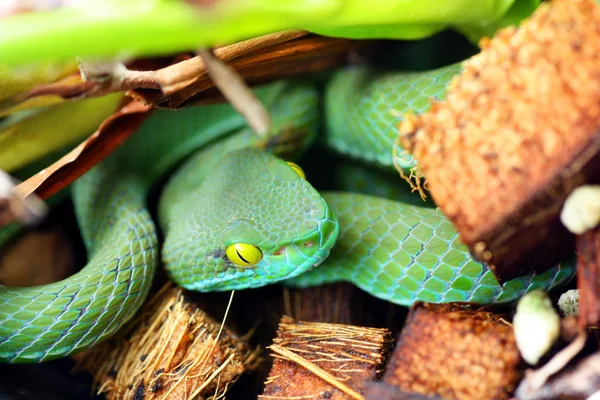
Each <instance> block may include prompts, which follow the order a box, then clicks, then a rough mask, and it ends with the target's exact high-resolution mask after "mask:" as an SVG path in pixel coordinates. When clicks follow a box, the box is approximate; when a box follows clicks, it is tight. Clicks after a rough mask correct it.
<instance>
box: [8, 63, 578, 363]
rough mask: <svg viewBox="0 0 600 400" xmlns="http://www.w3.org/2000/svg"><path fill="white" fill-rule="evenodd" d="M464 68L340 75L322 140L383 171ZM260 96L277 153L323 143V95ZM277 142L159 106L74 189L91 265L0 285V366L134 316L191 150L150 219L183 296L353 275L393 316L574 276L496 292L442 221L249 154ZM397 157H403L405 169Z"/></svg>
mask: <svg viewBox="0 0 600 400" xmlns="http://www.w3.org/2000/svg"><path fill="white" fill-rule="evenodd" d="M457 71H458V67H457V66H450V67H447V68H443V69H440V70H436V71H430V72H428V73H410V74H398V73H395V74H379V75H377V74H373V73H372V72H370V71H369V70H368V69H363V68H348V69H345V70H342V71H339V72H338V73H337V74H336V75H335V76H334V77H333V79H331V81H330V83H329V85H328V87H327V91H326V95H325V107H326V113H325V120H326V125H327V129H326V131H327V135H326V137H325V139H324V141H323V142H324V144H325V145H327V146H328V147H330V148H333V149H335V150H337V151H338V152H341V153H344V154H347V155H350V156H351V157H354V158H360V159H363V160H366V161H369V162H375V163H377V164H379V165H380V166H384V167H385V166H388V167H389V166H391V165H392V164H393V159H392V146H393V143H394V141H395V139H396V136H397V123H398V121H399V118H400V117H399V116H398V115H400V113H402V112H406V111H409V110H413V111H415V112H420V111H423V110H424V109H425V108H426V107H427V106H428V104H429V99H430V98H431V97H439V96H441V95H443V92H444V91H445V88H446V85H447V83H448V81H449V79H450V77H451V76H452V75H453V74H455V73H456V72H457ZM258 93H259V96H260V98H261V99H262V100H263V102H264V103H265V105H266V106H267V108H268V109H269V111H270V112H271V114H272V115H273V119H274V127H273V132H286V135H288V136H287V137H286V140H282V141H280V142H281V146H280V147H282V148H284V150H285V148H286V143H289V142H290V140H289V139H290V137H291V138H292V140H291V141H292V142H293V141H295V140H296V139H299V138H300V137H304V136H309V137H310V136H311V135H312V134H313V133H314V132H316V130H317V128H318V126H319V101H320V99H319V94H318V92H317V90H316V89H314V88H312V87H311V86H310V85H308V84H303V83H284V82H278V83H275V84H271V85H269V86H266V87H264V88H261V89H260V90H259V91H258ZM391 110H395V113H392V112H391ZM279 137H280V136H276V137H271V138H266V139H257V138H255V137H254V135H253V133H252V132H251V131H250V129H249V128H247V127H246V125H245V123H244V120H243V119H242V117H241V116H239V115H238V114H237V113H235V112H234V111H233V110H232V109H231V108H230V107H229V106H227V105H210V106H203V107H194V108H189V109H185V110H182V111H177V112H173V111H156V112H155V113H154V114H153V115H152V116H151V117H150V118H149V119H148V120H146V122H145V123H144V124H143V126H142V127H141V128H140V129H139V130H138V131H137V132H136V133H135V134H134V135H132V137H131V138H130V139H128V141H127V142H126V143H125V144H124V145H123V146H122V147H121V148H119V149H118V150H117V151H116V152H115V153H114V154H112V155H111V156H110V157H109V158H108V159H107V160H105V161H104V162H102V163H101V164H99V165H98V166H96V167H95V168H94V169H92V170H91V171H90V172H88V173H87V174H86V175H85V176H84V177H82V178H81V179H80V180H78V181H77V182H76V184H75V185H74V188H73V198H74V204H75V210H76V215H77V219H78V222H79V225H80V228H81V234H82V236H83V239H84V242H85V244H86V246H87V250H88V258H89V262H88V264H87V265H86V266H85V267H84V268H83V269H82V270H81V271H80V272H79V273H77V274H75V275H74V276H71V277H69V278H67V279H65V280H63V281H61V282H56V283H53V284H50V285H45V286H41V287H33V288H10V287H1V288H0V360H2V361H5V362H32V361H44V360H50V359H54V358H57V357H63V356H65V355H68V354H71V353H73V352H76V351H78V350H81V349H85V348H88V347H90V346H92V345H94V344H95V343H97V342H99V341H101V340H102V339H104V338H106V337H108V336H110V335H112V334H113V333H114V332H116V331H117V330H118V329H119V328H120V327H121V326H122V325H123V323H124V322H126V321H127V320H128V319H129V318H130V317H131V316H132V315H133V314H134V313H135V312H136V311H137V309H138V308H139V307H140V305H141V304H142V302H143V301H144V299H145V298H146V295H147V293H148V291H149V287H150V283H151V280H152V276H153V273H154V271H155V270H156V269H157V268H158V265H159V256H158V254H159V252H158V246H159V244H158V241H157V234H156V228H155V225H154V223H153V222H152V219H151V216H150V213H149V211H148V210H147V208H146V205H145V204H146V195H147V192H148V190H149V189H150V186H151V184H152V183H153V182H154V181H156V180H157V179H158V178H159V177H161V176H163V175H164V174H165V172H166V171H169V170H171V169H172V168H173V167H174V165H175V164H177V163H178V162H179V161H180V160H181V159H183V158H185V157H187V156H188V155H190V154H191V153H193V152H195V151H197V150H198V149H200V151H199V152H198V153H197V154H196V155H194V156H193V157H192V158H190V160H189V161H187V163H186V164H185V165H184V166H183V167H182V168H181V169H180V170H179V172H178V173H177V174H176V175H175V176H174V177H172V178H171V179H170V180H169V182H168V184H167V186H166V188H165V189H164V191H163V194H162V197H161V201H160V205H159V213H158V214H159V219H160V221H161V227H162V229H163V231H164V233H165V243H164V245H163V247H162V261H163V262H164V266H165V268H166V270H167V272H168V274H169V276H170V277H171V279H173V280H174V281H175V282H176V283H177V284H179V285H181V286H183V287H185V288H188V289H191V290H202V291H210V290H229V289H234V288H235V289H241V288H246V287H257V286H262V285H266V284H269V283H274V282H279V281H283V280H285V279H291V278H293V279H291V280H289V281H287V283H288V284H293V285H296V286H307V285H314V284H319V283H323V282H331V281H336V280H348V281H350V282H353V283H354V284H356V285H357V286H359V287H360V288H362V289H363V290H366V291H368V292H370V293H371V294H373V295H375V296H378V297H380V298H383V299H386V300H389V301H392V302H394V303H397V304H402V305H410V304H411V303H413V302H414V301H416V300H424V301H432V302H445V301H472V302H477V303H484V304H485V303H495V302H504V301H511V300H514V299H516V298H518V297H519V296H521V295H522V294H524V293H525V292H526V291H528V290H531V289H533V288H549V287H552V286H554V285H556V284H557V283H559V282H562V281H564V280H565V279H567V278H568V277H570V276H571V275H572V273H573V268H572V266H569V265H567V266H557V267H555V268H552V269H551V270H549V271H547V272H546V273H544V274H541V275H538V276H528V277H523V278H519V279H515V280H513V281H510V282H508V283H506V284H505V285H504V287H501V286H500V285H499V284H498V283H497V281H496V279H495V278H494V276H493V275H492V273H491V272H490V271H489V270H488V268H487V267H485V266H483V265H481V264H479V263H477V262H475V261H474V260H473V259H472V258H471V256H470V255H469V253H468V250H467V248H466V246H464V245H463V244H462V243H460V241H459V239H458V237H457V233H456V231H455V230H454V228H453V226H452V224H451V223H450V222H449V221H448V220H447V219H446V218H445V217H444V216H443V215H442V214H441V212H439V211H438V210H436V209H435V208H431V207H425V206H422V207H421V206H416V205H413V204H409V203H406V202H399V201H393V200H389V199H382V198H378V197H374V196H369V195H365V194H356V193H338V192H328V193H322V194H319V193H318V192H317V191H316V190H315V189H314V188H313V187H312V186H311V185H310V184H309V182H308V181H307V180H305V179H303V178H302V177H301V176H300V175H299V174H298V173H297V172H296V171H295V169H294V168H292V167H291V166H290V165H288V164H286V163H285V162H283V161H281V160H279V159H278V158H277V157H275V156H273V155H271V154H270V153H267V152H265V151H262V150H260V149H258V148H260V147H267V144H268V145H269V147H271V145H272V144H273V143H277V142H278V139H277V138H279ZM217 139H218V140H217ZM276 147H277V146H276ZM399 150H400V153H399V158H398V160H397V161H398V162H399V163H400V164H402V165H403V166H405V167H409V166H411V165H414V163H413V162H412V160H411V159H410V157H408V156H406V155H405V154H404V153H402V152H401V149H399ZM308 178H309V179H310V177H308ZM399 183H400V181H399ZM338 232H339V234H338ZM336 239H337V240H336ZM238 246H241V247H238ZM319 264H321V265H320V266H319ZM315 266H318V267H317V268H313V267H315Z"/></svg>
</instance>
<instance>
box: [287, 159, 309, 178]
mask: <svg viewBox="0 0 600 400" xmlns="http://www.w3.org/2000/svg"><path fill="white" fill-rule="evenodd" d="M286 163H287V165H289V166H290V167H291V168H292V169H293V170H294V172H295V173H297V174H298V176H300V178H302V179H306V175H305V174H304V171H303V170H302V168H300V166H299V165H298V164H296V163H293V162H291V161H286Z"/></svg>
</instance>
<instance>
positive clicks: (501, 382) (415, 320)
mask: <svg viewBox="0 0 600 400" xmlns="http://www.w3.org/2000/svg"><path fill="white" fill-rule="evenodd" d="M520 364H521V357H520V355H519V350H518V349H517V345H516V342H515V338H514V335H513V330H512V326H510V325H508V324H507V323H506V322H505V321H503V320H502V319H501V318H500V317H499V316H497V315H494V314H492V313H489V312H483V311H470V310H467V309H466V308H465V307H460V306H456V305H453V304H443V305H436V304H424V303H417V304H416V305H415V306H414V307H413V309H412V310H411V312H410V314H409V316H408V321H407V324H406V326H405V328H404V330H403V331H402V333H401V335H400V339H399V342H398V344H397V345H396V349H395V350H394V353H393V354H392V358H391V360H390V363H389V364H388V366H387V369H386V373H385V375H384V377H383V381H384V382H385V383H387V384H389V385H393V386H396V387H398V388H399V389H400V390H403V391H406V392H415V393H420V394H424V395H428V396H440V397H442V398H444V399H462V400H467V399H473V400H481V399H487V400H493V399H507V398H508V397H509V394H510V393H511V392H512V390H513V389H514V387H515V386H516V384H517V383H518V381H519V379H520V377H521V375H522V370H521V368H520Z"/></svg>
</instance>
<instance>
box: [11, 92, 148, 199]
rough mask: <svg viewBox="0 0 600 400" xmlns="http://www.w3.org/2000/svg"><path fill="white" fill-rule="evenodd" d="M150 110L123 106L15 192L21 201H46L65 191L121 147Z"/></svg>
mask: <svg viewBox="0 0 600 400" xmlns="http://www.w3.org/2000/svg"><path fill="white" fill-rule="evenodd" d="M150 109H151V107H150V106H147V105H144V104H142V103H140V102H137V101H132V102H129V103H128V104H126V105H124V106H123V107H122V108H121V109H120V110H119V111H117V112H116V113H114V114H113V115H111V116H110V117H108V118H107V119H106V120H104V122H103V123H102V124H101V125H100V127H99V128H98V130H96V132H94V133H93V134H92V135H91V136H90V137H89V138H87V139H86V140H85V141H83V142H82V143H80V144H79V145H78V146H77V147H75V148H74V149H73V150H71V151H70V152H69V153H68V154H66V155H65V156H63V157H62V158H61V159H60V160H58V161H56V162H55V163H54V164H52V165H50V166H49V167H48V168H46V169H44V170H42V171H40V172H39V173H37V174H35V175H34V176H32V177H30V178H29V179H27V180H26V181H24V182H22V183H20V184H19V185H18V186H17V187H16V188H15V190H16V192H17V193H18V194H19V196H20V197H22V198H26V197H27V196H29V195H30V194H32V193H36V194H37V195H38V196H39V197H41V198H43V199H46V198H48V197H50V196H52V195H53V194H54V193H56V192H58V191H59V190H61V189H63V188H65V187H66V186H68V185H69V184H70V183H71V182H73V181H74V180H75V179H77V178H78V177H80V176H81V175H83V174H84V173H85V172H86V171H88V170H89V169H90V168H92V167H93V166H94V165H95V164H97V163H98V162H100V161H102V160H103V159H104V158H106V157H107V156H108V155H109V154H110V153H111V152H112V151H113V150H115V149H116V148H117V147H118V146H119V145H120V144H121V143H123V141H124V140H125V139H127V137H129V135H130V134H131V133H133V131H134V130H135V129H136V128H137V127H138V126H139V125H140V124H141V123H142V121H143V120H144V119H145V118H146V117H147V116H148V115H149V111H150Z"/></svg>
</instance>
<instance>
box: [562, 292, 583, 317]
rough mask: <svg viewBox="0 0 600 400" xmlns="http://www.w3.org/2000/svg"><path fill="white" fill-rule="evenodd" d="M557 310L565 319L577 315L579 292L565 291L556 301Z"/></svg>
mask: <svg viewBox="0 0 600 400" xmlns="http://www.w3.org/2000/svg"><path fill="white" fill-rule="evenodd" d="M558 308H560V311H562V313H563V315H564V316H565V317H570V316H577V315H579V290H577V289H571V290H567V291H566V292H564V293H563V294H561V295H560V298H559V299H558Z"/></svg>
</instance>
